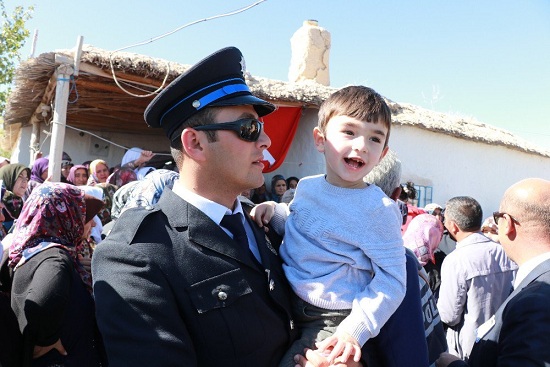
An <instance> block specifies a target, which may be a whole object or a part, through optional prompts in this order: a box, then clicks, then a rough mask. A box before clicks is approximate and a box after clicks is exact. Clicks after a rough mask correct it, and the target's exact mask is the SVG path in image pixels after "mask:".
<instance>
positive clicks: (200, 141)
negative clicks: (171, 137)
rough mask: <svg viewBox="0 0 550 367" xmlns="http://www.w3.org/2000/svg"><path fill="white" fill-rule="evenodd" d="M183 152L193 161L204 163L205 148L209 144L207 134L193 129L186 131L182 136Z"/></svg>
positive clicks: (189, 128)
mask: <svg viewBox="0 0 550 367" xmlns="http://www.w3.org/2000/svg"><path fill="white" fill-rule="evenodd" d="M180 139H181V145H182V151H183V152H184V153H185V154H186V155H188V156H189V157H190V158H191V159H193V160H196V161H204V160H205V159H206V158H205V156H204V147H205V146H206V144H207V143H208V139H207V137H206V134H205V133H203V132H199V131H197V130H195V129H193V128H192V127H188V128H186V129H184V130H183V131H182V133H181V136H180Z"/></svg>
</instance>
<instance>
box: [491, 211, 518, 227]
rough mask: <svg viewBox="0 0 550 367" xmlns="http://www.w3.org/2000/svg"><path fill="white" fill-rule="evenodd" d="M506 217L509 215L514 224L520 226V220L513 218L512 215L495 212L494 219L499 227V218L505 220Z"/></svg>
mask: <svg viewBox="0 0 550 367" xmlns="http://www.w3.org/2000/svg"><path fill="white" fill-rule="evenodd" d="M504 215H508V216H509V217H510V219H512V222H515V223H516V224H519V222H518V220H517V219H516V218H514V217H512V216H511V215H510V214H508V213H501V212H493V219H494V221H495V224H496V225H497V226H498V219H499V218H504Z"/></svg>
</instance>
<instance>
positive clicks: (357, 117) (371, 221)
mask: <svg viewBox="0 0 550 367" xmlns="http://www.w3.org/2000/svg"><path fill="white" fill-rule="evenodd" d="M390 126H391V114H390V110H389V108H388V106H387V105H386V103H385V102H384V100H383V99H382V97H381V96H380V95H379V94H378V93H376V92H375V91H374V90H372V89H370V88H367V87H363V86H350V87H346V88H343V89H341V90H339V91H337V92H335V93H334V94H332V95H331V96H330V97H329V98H328V99H327V100H326V101H325V102H324V103H323V104H322V105H321V108H320V110H319V124H318V127H316V128H315V129H314V130H313V138H314V142H315V145H316V147H317V150H318V151H319V152H321V153H323V154H324V155H325V160H326V174H324V175H318V176H311V177H306V178H304V179H302V180H300V182H299V183H298V187H297V189H296V194H295V197H294V200H293V201H292V202H291V204H290V206H289V207H286V206H285V205H284V204H278V205H275V204H274V203H264V204H260V206H259V207H257V209H256V220H257V221H259V220H263V222H264V223H266V221H268V220H269V219H270V216H271V214H272V213H273V211H272V210H273V209H274V211H275V216H274V217H273V220H272V225H274V226H275V229H277V222H278V223H279V228H281V226H280V223H281V222H282V221H285V219H287V218H286V216H287V215H288V219H287V220H286V225H285V236H284V241H283V244H282V245H281V248H280V253H281V257H282V258H283V260H284V264H283V268H284V271H285V274H286V276H287V278H288V280H289V282H290V284H291V286H292V289H293V291H294V293H295V296H296V297H295V299H294V302H293V303H294V311H295V315H294V317H295V321H296V323H297V325H298V327H299V328H300V329H301V332H302V337H301V338H300V339H299V340H297V341H296V342H295V343H294V344H293V346H292V347H291V349H290V350H289V351H288V352H287V354H286V355H285V357H284V358H283V360H282V362H281V364H280V365H281V366H294V364H295V363H294V362H293V359H292V358H293V356H294V355H296V354H302V353H303V350H304V348H312V347H313V346H314V345H316V346H317V348H318V349H319V351H320V352H323V351H324V352H326V354H327V355H328V359H329V360H330V361H339V362H345V361H346V360H347V359H348V357H350V356H351V355H353V356H354V357H353V359H354V361H359V358H360V355H361V347H362V346H363V345H364V344H365V343H366V341H367V340H369V339H371V338H373V337H375V336H376V335H377V334H378V333H379V332H380V329H381V327H382V326H383V325H384V324H385V323H386V321H388V319H389V318H390V316H391V315H392V314H393V313H394V311H395V310H396V309H397V308H398V306H399V305H400V303H401V301H402V300H403V297H404V295H405V289H406V270H405V250H404V247H403V242H402V239H401V230H400V229H401V223H402V217H401V213H400V212H399V210H398V208H397V206H396V205H395V203H394V202H393V201H392V200H391V199H389V198H388V197H387V196H386V195H385V194H384V193H383V192H382V190H380V189H379V188H378V187H377V186H375V185H368V184H366V183H365V182H364V181H363V177H364V176H365V175H367V174H368V173H369V172H370V171H371V169H372V168H373V167H374V166H375V165H376V164H378V162H379V161H380V160H381V159H382V158H383V157H384V155H385V154H386V153H387V151H388V139H389V136H390ZM286 208H288V209H286ZM286 210H289V211H290V212H289V213H287V212H286ZM266 214H267V215H266ZM323 339H324V340H323ZM321 340H323V341H322V342H321V343H317V344H315V342H319V341H321ZM331 347H332V351H330V350H331ZM329 351H330V352H329Z"/></svg>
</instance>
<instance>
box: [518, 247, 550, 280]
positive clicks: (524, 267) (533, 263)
mask: <svg viewBox="0 0 550 367" xmlns="http://www.w3.org/2000/svg"><path fill="white" fill-rule="evenodd" d="M548 259H550V251H548V252H545V253H544V254H542V255H539V256H535V257H534V258H532V259H529V260H527V261H526V262H524V263H523V264H521V266H520V267H519V269H518V272H517V274H516V280H515V281H514V289H516V288H517V287H518V286H519V285H520V283H521V282H522V281H523V280H524V279H525V278H526V277H527V275H529V273H530V272H532V271H533V269H535V268H536V267H537V266H539V265H540V264H541V263H543V262H544V261H546V260H548Z"/></svg>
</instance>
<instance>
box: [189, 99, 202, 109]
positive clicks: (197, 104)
mask: <svg viewBox="0 0 550 367" xmlns="http://www.w3.org/2000/svg"><path fill="white" fill-rule="evenodd" d="M191 105H192V106H193V107H195V108H199V107H200V106H201V103H200V101H198V100H194V101H193V103H192V104H191Z"/></svg>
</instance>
